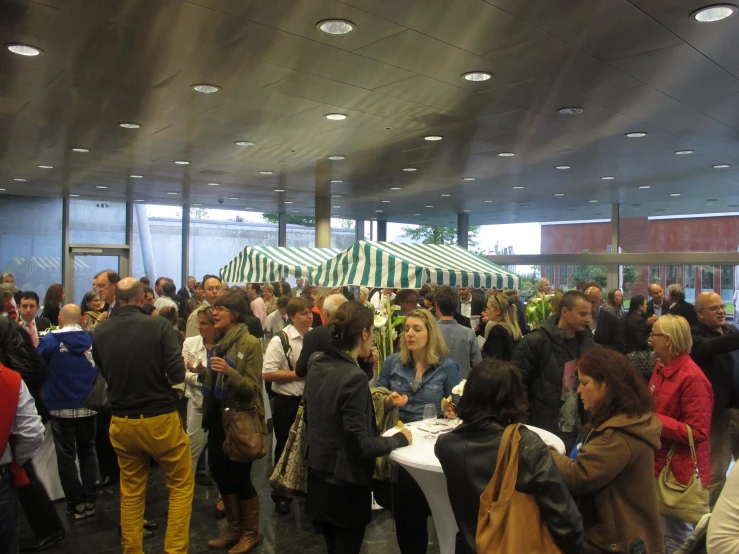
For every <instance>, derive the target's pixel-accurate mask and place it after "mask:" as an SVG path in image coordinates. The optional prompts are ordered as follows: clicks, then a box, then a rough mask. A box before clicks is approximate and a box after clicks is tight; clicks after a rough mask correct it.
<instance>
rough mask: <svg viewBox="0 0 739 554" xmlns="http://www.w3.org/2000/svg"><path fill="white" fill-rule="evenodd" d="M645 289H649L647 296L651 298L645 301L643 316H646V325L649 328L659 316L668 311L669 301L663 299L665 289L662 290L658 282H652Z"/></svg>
mask: <svg viewBox="0 0 739 554" xmlns="http://www.w3.org/2000/svg"><path fill="white" fill-rule="evenodd" d="M647 290H649V296H650V297H651V298H652V299H651V300H650V301H649V302H647V313H646V314H645V317H646V318H647V325H649V328H650V329H651V328H652V325H654V322H655V321H657V319H658V318H659V317H661V316H663V315H666V314H669V313H670V303H669V302H668V301H667V300H665V291H664V290H662V287H661V286H660V285H659V283H652V284H651V285H649V288H648V289H647Z"/></svg>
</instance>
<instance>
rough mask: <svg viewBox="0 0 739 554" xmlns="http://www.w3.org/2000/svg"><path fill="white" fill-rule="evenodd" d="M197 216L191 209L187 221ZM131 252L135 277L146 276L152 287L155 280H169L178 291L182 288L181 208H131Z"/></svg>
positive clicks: (139, 205) (194, 210) (149, 205)
mask: <svg viewBox="0 0 739 554" xmlns="http://www.w3.org/2000/svg"><path fill="white" fill-rule="evenodd" d="M196 213H197V212H196V208H191V209H190V217H193V216H194V215H195V214H196ZM139 217H141V219H139ZM132 250H133V260H132V263H131V270H132V272H133V276H134V277H136V278H141V277H143V276H144V275H146V276H148V277H149V279H150V280H151V283H152V286H154V281H155V280H156V279H157V278H158V277H169V278H170V279H172V280H173V281H174V282H175V284H176V285H177V288H178V289H179V287H181V286H182V283H181V282H180V281H181V280H182V208H181V207H179V206H159V205H155V204H134V208H133V249H132Z"/></svg>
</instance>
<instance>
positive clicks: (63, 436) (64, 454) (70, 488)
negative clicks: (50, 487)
mask: <svg viewBox="0 0 739 554" xmlns="http://www.w3.org/2000/svg"><path fill="white" fill-rule="evenodd" d="M95 418H96V416H90V417H77V418H62V417H52V418H51V431H52V434H53V435H54V446H55V447H56V461H57V469H58V470H59V480H60V481H61V483H62V489H64V496H65V497H66V498H67V504H69V505H71V506H76V505H77V504H80V503H82V502H86V503H94V502H95V498H96V496H97V491H96V489H95V475H96V473H97V456H96V455H95ZM77 459H79V463H80V471H79V473H80V475H82V482H80V478H79V476H78V475H77V464H76V460H77Z"/></svg>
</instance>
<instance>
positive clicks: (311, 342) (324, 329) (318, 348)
mask: <svg viewBox="0 0 739 554" xmlns="http://www.w3.org/2000/svg"><path fill="white" fill-rule="evenodd" d="M345 302H347V299H346V297H345V296H344V295H343V294H329V295H328V296H327V297H326V300H324V301H323V308H322V309H321V312H323V317H324V319H325V320H326V322H327V323H328V322H329V321H330V320H331V316H332V315H334V313H336V310H338V309H339V308H340V307H341V306H342V305H343V304H344V303H345ZM330 344H331V327H330V326H329V325H320V326H318V327H314V328H313V329H311V330H310V331H308V332H307V333H306V334H305V337H303V349H302V350H301V351H300V357H299V358H298V361H297V363H296V364H295V374H296V375H297V376H298V377H300V378H301V379H304V378H305V376H306V375H307V373H308V360H310V357H311V354H313V353H314V352H323V351H324V350H326V348H328V347H329V345H330Z"/></svg>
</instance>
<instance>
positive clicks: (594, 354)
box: [577, 348, 654, 429]
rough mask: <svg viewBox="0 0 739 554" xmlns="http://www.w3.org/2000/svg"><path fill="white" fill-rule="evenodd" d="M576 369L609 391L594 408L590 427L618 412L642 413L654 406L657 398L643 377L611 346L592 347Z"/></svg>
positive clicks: (639, 414)
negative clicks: (603, 384) (651, 392)
mask: <svg viewBox="0 0 739 554" xmlns="http://www.w3.org/2000/svg"><path fill="white" fill-rule="evenodd" d="M577 369H578V371H579V372H580V373H582V374H584V375H587V376H588V377H590V378H591V379H593V380H594V381H597V382H599V383H605V385H606V394H605V396H604V397H603V400H602V401H601V403H600V405H599V406H597V408H596V411H595V412H593V418H592V419H591V420H590V423H588V426H587V428H588V429H593V428H595V427H598V426H599V425H601V424H602V423H603V422H605V421H607V420H609V419H611V418H612V417H614V416H616V415H621V414H623V415H627V416H632V417H639V416H641V415H644V414H646V413H647V412H651V411H652V410H653V409H654V398H653V397H652V395H651V394H650V393H649V389H647V383H646V381H645V380H644V377H642V375H641V373H638V372H637V370H636V368H635V367H634V365H633V364H632V363H631V362H630V361H629V359H628V358H627V357H626V356H624V355H623V354H619V353H618V352H616V351H615V350H610V349H608V348H598V349H596V350H590V351H589V352H586V353H585V354H584V355H583V357H582V358H580V360H579V361H578V362H577Z"/></svg>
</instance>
